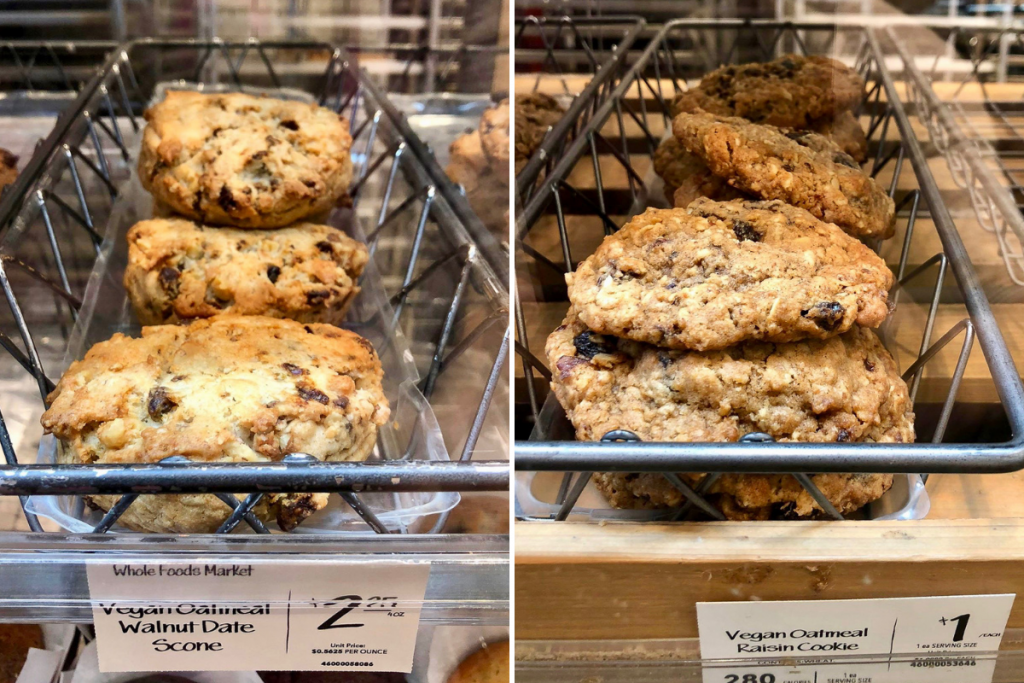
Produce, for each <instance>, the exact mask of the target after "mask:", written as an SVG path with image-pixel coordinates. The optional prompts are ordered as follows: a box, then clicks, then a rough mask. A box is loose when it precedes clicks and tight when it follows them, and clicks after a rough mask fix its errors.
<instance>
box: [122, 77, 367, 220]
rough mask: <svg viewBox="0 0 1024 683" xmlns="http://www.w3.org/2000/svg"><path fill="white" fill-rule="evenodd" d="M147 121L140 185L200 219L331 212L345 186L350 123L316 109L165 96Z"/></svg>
mask: <svg viewBox="0 0 1024 683" xmlns="http://www.w3.org/2000/svg"><path fill="white" fill-rule="evenodd" d="M145 117H146V121H147V125H146V129H145V131H144V132H143V136H142V151H141V153H140V155H139V178H140V180H141V182H142V186H143V187H144V188H146V189H147V190H148V191H149V192H151V193H152V194H153V196H154V197H156V198H157V199H158V200H160V201H161V202H164V203H165V204H167V205H168V206H170V207H171V208H172V209H173V210H174V211H176V212H178V213H180V214H182V215H184V216H188V217H189V218H192V219H194V220H197V221H200V222H203V223H208V224H213V225H230V226H233V227H237V228H277V227H281V226H283V225H288V224H289V223H293V222H295V221H297V220H301V219H302V218H305V217H307V216H311V215H315V214H318V213H322V212H324V211H327V210H329V209H330V208H331V207H333V206H334V204H335V202H336V201H337V200H338V199H339V198H340V197H341V196H342V195H343V194H344V193H345V192H346V190H347V189H348V185H349V183H350V182H351V180H352V160H351V158H350V156H349V150H350V149H351V147H352V136H351V135H350V134H349V130H348V128H349V126H348V120H347V119H345V118H344V117H343V116H339V115H338V114H335V113H334V112H333V111H331V110H330V109H326V108H324V107H320V106H317V105H315V104H306V103H303V102H294V101H287V100H278V99H272V98H269V97H253V96H251V95H243V94H240V93H232V94H209V95H208V94H203V93H199V92H191V91H176V90H171V91H168V92H167V94H166V97H165V98H164V100H163V101H162V102H160V103H159V104H156V105H154V106H152V107H150V108H149V109H147V110H146V113H145Z"/></svg>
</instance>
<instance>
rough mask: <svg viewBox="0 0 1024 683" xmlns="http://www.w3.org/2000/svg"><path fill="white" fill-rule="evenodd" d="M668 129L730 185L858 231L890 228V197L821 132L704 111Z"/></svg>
mask: <svg viewBox="0 0 1024 683" xmlns="http://www.w3.org/2000/svg"><path fill="white" fill-rule="evenodd" d="M672 132H673V134H674V135H675V137H676V138H677V139H678V140H679V141H680V142H681V143H682V144H683V146H684V147H686V148H687V149H688V150H690V151H691V152H693V153H694V154H696V155H697V156H698V157H700V158H701V159H702V160H703V161H704V162H705V163H706V164H707V165H708V168H710V169H711V172H712V173H714V174H715V175H717V176H719V177H721V178H725V179H726V180H727V181H728V182H729V184H730V185H732V186H733V187H736V188H738V189H740V190H743V191H744V192H747V193H750V194H753V195H756V196H758V197H760V198H762V199H779V200H782V201H784V202H786V203H787V204H792V205H793V206H799V207H800V208H803V209H806V210H808V211H810V212H811V213H812V214H813V215H814V216H816V217H818V218H820V219H821V220H823V221H826V222H829V223H835V224H836V225H838V226H839V227H840V228H842V229H843V230H845V231H846V232H847V233H849V234H851V235H853V236H855V237H863V238H882V239H885V238H888V237H892V235H893V232H894V230H895V226H894V220H893V219H894V217H895V205H894V204H893V200H892V198H890V197H889V195H888V194H886V192H885V190H884V189H883V188H882V187H881V185H879V184H878V183H877V182H876V181H875V180H874V178H871V177H869V176H868V175H867V174H866V173H864V171H863V170H861V168H860V166H859V165H858V164H857V162H856V161H854V160H853V159H852V158H850V156H849V155H848V154H845V153H844V152H842V150H840V149H838V148H837V147H836V146H835V145H834V144H833V143H832V142H831V141H829V140H828V139H826V138H824V137H823V136H821V135H817V134H815V133H805V132H788V133H787V132H784V131H780V130H779V129H778V128H774V127H772V126H762V125H758V124H755V123H750V122H749V121H746V120H744V119H740V118H735V117H733V118H722V117H718V116H713V115H711V114H706V113H698V114H680V115H679V116H677V117H676V118H675V119H674V120H673V122H672Z"/></svg>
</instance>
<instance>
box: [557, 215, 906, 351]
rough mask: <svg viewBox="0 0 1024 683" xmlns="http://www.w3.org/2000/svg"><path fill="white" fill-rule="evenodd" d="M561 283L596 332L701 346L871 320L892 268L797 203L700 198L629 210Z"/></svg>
mask: <svg viewBox="0 0 1024 683" xmlns="http://www.w3.org/2000/svg"><path fill="white" fill-rule="evenodd" d="M566 282H567V283H568V285H569V299H570V301H572V303H573V306H574V308H575V309H576V313H577V315H578V316H579V318H580V320H581V321H582V322H583V323H585V324H586V325H587V326H588V327H589V328H590V329H591V330H594V331H595V332H600V333H602V334H614V335H616V336H619V337H626V338H629V339H633V340H635V341H642V342H647V343H649V344H656V345H658V346H663V347H668V348H683V349H695V350H698V351H706V350H710V349H722V348H725V347H727V346H732V345H734V344H739V343H741V342H745V341H752V340H760V341H771V342H787V341H797V340H800V339H827V338H828V337H834V336H836V335H839V334H842V333H844V332H846V331H847V330H849V329H850V328H851V327H853V326H854V325H861V326H864V327H878V325H880V324H881V323H882V321H883V320H885V318H886V316H887V315H888V313H889V309H888V306H887V304H886V299H887V296H888V290H889V288H890V287H892V284H893V275H892V273H891V272H890V271H889V268H888V267H887V266H886V265H885V262H884V261H883V260H882V259H881V258H879V257H878V256H877V255H876V254H875V253H874V252H873V251H871V250H870V249H868V248H867V247H866V246H864V244H862V243H861V242H860V241H858V240H857V239H855V238H853V237H850V236H849V235H847V234H846V233H844V232H843V231H842V230H840V229H839V228H837V227H836V226H834V225H831V224H829V223H823V222H821V221H819V220H818V219H816V218H815V217H814V216H812V215H811V214H809V213H807V212H806V211H804V210H803V209H798V208H797V207H795V206H789V205H788V204H784V203H782V202H778V201H774V202H762V201H740V200H735V201H731V202H715V201H712V200H710V199H704V198H701V199H698V200H696V201H694V202H693V203H692V204H690V206H689V208H686V209H678V208H677V209H648V210H647V211H646V212H645V213H643V214H641V215H639V216H636V217H634V218H633V220H631V221H630V222H629V223H627V224H626V225H625V226H623V227H622V229H620V230H619V231H617V232H616V233H615V234H613V235H610V236H608V237H606V238H605V239H604V242H603V243H602V244H601V246H600V247H598V249H597V251H595V252H594V253H593V254H592V255H591V256H590V257H588V258H587V259H586V260H584V261H583V262H582V263H580V265H579V267H578V268H577V269H576V272H575V273H573V274H571V275H568V276H566Z"/></svg>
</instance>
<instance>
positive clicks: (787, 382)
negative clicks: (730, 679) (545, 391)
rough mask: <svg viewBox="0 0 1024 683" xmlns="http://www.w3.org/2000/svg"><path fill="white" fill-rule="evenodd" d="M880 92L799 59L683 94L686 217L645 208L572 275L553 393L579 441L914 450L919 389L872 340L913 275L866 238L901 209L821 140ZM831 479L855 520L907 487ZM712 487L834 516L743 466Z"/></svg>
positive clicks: (662, 489) (663, 499)
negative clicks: (906, 277) (892, 445)
mask: <svg viewBox="0 0 1024 683" xmlns="http://www.w3.org/2000/svg"><path fill="white" fill-rule="evenodd" d="M862 90H863V82H862V81H860V79H859V77H857V76H856V74H853V73H852V72H851V71H849V70H848V69H845V67H842V66H841V65H838V64H836V63H834V62H831V60H824V59H821V58H806V59H804V58H797V57H787V58H783V59H782V60H777V61H776V62H773V63H771V64H767V65H747V66H742V67H727V68H725V69H720V70H719V71H716V72H715V73H713V74H711V75H709V76H708V77H707V78H705V79H704V80H703V81H702V83H701V85H700V86H699V87H698V88H696V89H695V90H693V91H690V92H688V93H687V94H685V95H684V96H683V97H681V98H680V99H679V100H677V102H676V103H675V107H676V109H677V110H678V114H677V115H676V117H675V119H674V120H673V127H672V132H673V137H672V138H670V139H669V140H668V141H666V142H665V143H663V144H662V146H661V147H660V148H659V149H658V151H657V153H656V155H655V159H654V164H655V169H656V171H657V172H658V173H659V174H660V175H661V176H662V177H663V178H664V180H665V185H666V194H667V195H670V197H671V198H672V199H674V204H675V206H676V207H677V208H674V209H648V210H647V212H645V213H644V214H642V215H639V216H636V217H635V218H634V219H633V220H632V221H630V222H629V223H627V224H626V225H625V226H623V227H622V228H621V229H620V230H619V231H618V232H617V233H616V234H614V235H612V236H609V237H607V238H606V239H605V241H604V242H603V244H602V245H601V246H600V247H599V248H598V249H597V251H596V252H595V253H594V254H593V255H591V256H590V257H589V258H588V259H586V260H585V261H583V262H582V263H581V264H580V265H579V267H578V268H577V270H576V272H575V273H573V274H572V275H569V276H567V278H566V281H567V284H568V293H569V300H570V302H571V306H570V309H569V312H568V314H567V316H566V318H565V320H564V321H563V324H562V325H561V326H559V328H558V329H556V330H555V331H554V332H553V333H552V334H551V336H550V337H549V338H548V342H547V346H546V353H547V359H548V362H549V365H550V367H551V370H552V389H553V391H554V393H555V396H556V397H557V398H558V400H559V402H560V403H561V404H562V406H563V407H564V408H565V410H566V413H567V415H568V417H569V419H570V420H571V421H572V423H573V425H574V427H575V428H576V434H577V437H578V438H579V439H581V440H599V439H601V438H602V437H603V436H604V435H605V434H607V433H608V432H610V431H612V430H616V429H624V430H628V431H631V432H633V433H635V434H636V435H637V436H638V437H640V439H642V440H644V441H695V442H715V441H737V440H739V439H740V438H741V437H743V436H744V435H745V434H749V433H752V432H760V433H766V434H768V435H770V436H771V437H772V438H774V439H775V440H777V441H806V442H837V443H843V442H896V443H909V442H912V441H913V440H914V428H913V422H914V415H913V412H912V406H911V402H910V397H909V392H908V390H907V386H906V384H905V383H904V382H903V380H902V379H901V378H900V375H899V371H898V369H897V366H896V363H895V361H894V360H893V358H892V357H891V356H890V355H889V353H888V352H887V351H886V349H885V347H884V346H883V345H882V343H881V342H880V341H879V339H878V337H877V336H876V335H875V333H874V332H873V331H872V330H871V329H870V328H875V327H878V326H879V325H880V324H881V323H882V322H883V321H884V320H885V319H886V317H887V315H888V313H889V308H888V301H887V296H888V294H887V293H888V290H889V289H890V288H891V287H892V285H893V282H894V278H893V275H892V273H891V272H890V271H889V269H888V267H887V266H886V265H885V263H884V261H882V259H880V258H879V257H878V256H877V255H876V254H875V253H874V252H873V251H871V250H870V249H869V248H868V247H867V246H865V245H864V244H863V243H862V242H861V241H860V239H884V238H886V237H890V236H891V235H892V233H893V220H894V207H893V203H892V200H891V199H890V198H889V197H888V195H887V194H886V193H885V192H884V190H883V189H882V188H881V187H880V186H879V185H878V184H877V183H876V182H875V181H874V180H873V179H872V178H870V177H868V176H867V175H866V174H865V173H864V172H863V171H862V170H861V169H860V167H859V165H858V164H857V162H856V161H855V160H854V159H853V158H852V157H851V155H850V154H849V153H847V151H844V149H842V148H840V146H839V145H837V144H836V139H837V138H836V137H833V138H830V137H827V136H826V135H822V134H821V133H819V132H814V131H821V130H827V129H829V127H831V130H833V131H834V130H835V129H836V128H837V127H838V126H840V125H845V123H844V119H846V117H847V115H849V116H850V118H852V114H850V110H849V107H851V106H852V105H853V104H854V103H855V102H856V101H858V99H859V97H860V94H861V92H862ZM744 117H746V118H744ZM751 119H754V120H751ZM773 124H774V125H773ZM854 124H856V121H855V120H854ZM777 126H788V127H787V128H779V127H777ZM837 137H838V136H837ZM851 137H856V136H851ZM704 476H705V475H702V474H686V475H682V477H683V479H684V480H686V481H688V482H689V483H690V484H691V485H694V486H696V485H698V484H699V483H700V482H701V481H702V479H703V478H704ZM812 480H813V481H814V483H815V484H816V485H817V486H818V488H819V489H820V490H821V491H822V492H823V493H824V494H825V495H826V496H827V497H828V499H829V500H830V501H831V502H832V504H833V505H834V506H835V507H836V508H837V509H838V510H839V511H840V512H842V513H848V512H850V511H853V510H856V509H857V508H859V507H861V506H863V505H865V504H866V503H868V502H870V501H872V500H875V499H876V498H878V497H879V496H881V495H882V494H883V493H884V492H885V491H886V490H887V489H888V488H889V487H890V486H891V484H892V477H891V475H872V474H818V475H814V476H813V477H812ZM596 483H597V486H598V488H599V489H600V490H601V491H602V492H603V493H604V494H605V495H606V497H607V498H608V499H609V501H610V502H611V503H612V505H614V506H616V507H626V508H660V507H676V506H679V505H681V504H682V503H683V502H684V500H685V499H684V498H683V496H682V494H681V493H680V492H679V491H678V490H677V489H676V488H675V487H674V486H672V485H671V484H670V483H669V482H668V481H667V480H666V479H665V478H664V477H662V476H661V475H659V474H625V473H613V474H598V475H596ZM706 494H707V495H708V496H709V497H711V498H713V499H714V500H715V502H716V504H717V505H718V507H719V508H720V509H721V510H722V512H723V513H724V514H725V515H726V517H727V518H729V519H767V518H771V517H813V516H815V515H818V514H820V513H821V512H822V511H821V508H820V506H819V505H818V503H817V502H816V501H815V500H814V498H813V497H812V496H811V495H810V494H809V493H807V492H806V491H805V490H804V489H803V487H802V486H801V485H800V484H799V482H797V480H796V479H795V478H793V477H791V476H789V475H753V474H724V475H722V476H720V477H718V478H717V479H716V480H714V482H713V483H711V484H710V486H708V487H707V489H706Z"/></svg>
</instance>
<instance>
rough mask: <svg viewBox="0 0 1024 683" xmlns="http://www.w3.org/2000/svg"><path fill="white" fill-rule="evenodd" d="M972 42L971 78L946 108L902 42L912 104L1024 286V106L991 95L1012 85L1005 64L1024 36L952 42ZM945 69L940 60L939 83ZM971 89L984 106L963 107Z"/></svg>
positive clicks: (983, 33)
mask: <svg viewBox="0 0 1024 683" xmlns="http://www.w3.org/2000/svg"><path fill="white" fill-rule="evenodd" d="M889 31H890V36H892V35H893V34H892V29H891V28H890V29H889ZM965 35H970V36H971V38H970V39H969V41H968V42H969V45H970V46H971V48H972V49H971V50H969V52H970V62H971V72H970V74H969V75H967V77H965V78H964V80H963V81H962V82H961V83H960V85H959V87H958V88H957V89H956V90H955V91H954V92H953V94H952V96H951V97H950V98H948V100H947V101H945V102H943V101H940V100H939V98H938V96H937V95H936V94H935V92H934V91H933V90H932V88H931V85H930V81H929V79H927V78H926V77H925V76H924V74H922V72H921V71H920V69H919V68H918V67H917V65H916V64H915V62H914V60H913V58H911V56H910V55H909V54H908V53H907V50H906V47H905V46H904V45H902V44H901V43H900V41H898V40H897V41H894V42H895V44H896V49H897V51H898V53H899V55H900V57H901V59H902V60H903V65H904V69H905V71H906V73H907V75H908V76H909V78H908V81H907V94H908V97H909V98H910V99H911V101H912V102H913V103H914V104H915V106H916V107H918V109H919V112H920V114H919V115H920V118H921V120H922V121H923V122H924V124H925V126H926V127H927V128H928V134H929V137H930V138H931V140H932V142H933V144H934V145H935V147H936V148H937V149H938V150H939V151H940V152H941V153H942V155H943V156H944V157H945V159H946V163H947V165H948V166H949V170H950V172H951V174H952V176H953V180H954V182H955V183H956V184H957V186H958V187H960V188H961V189H963V190H966V191H967V194H968V196H969V197H970V200H971V206H972V208H973V209H974V213H975V215H976V216H977V218H978V222H979V223H980V224H981V226H982V227H983V228H984V229H985V230H986V231H988V232H990V233H992V234H993V235H994V236H995V238H996V240H997V241H998V244H999V253H1000V255H1001V256H1002V259H1003V262H1004V264H1005V265H1006V271H1007V273H1008V274H1009V276H1010V279H1011V280H1012V281H1013V282H1014V284H1016V285H1020V286H1024V216H1022V214H1021V207H1024V163H1022V160H1024V106H1022V104H1021V101H1020V100H1019V99H1017V100H1007V99H1006V98H1005V97H1001V96H1000V95H998V94H997V93H996V92H994V91H993V88H992V87H990V86H991V81H992V80H999V81H1000V82H1002V81H1005V80H1006V72H1007V67H1006V64H1005V63H1003V62H1004V60H1005V59H1006V54H1007V52H1009V50H1010V49H1011V48H1024V29H1016V30H1008V29H1007V30H995V29H992V30H978V29H974V30H970V32H969V33H967V31H965V30H964V29H956V30H955V31H953V32H952V34H951V37H950V40H951V42H953V43H959V42H960V40H959V39H960V38H961V37H962V36H965ZM938 64H939V61H938V57H936V61H935V64H934V65H933V68H932V72H931V79H932V80H934V79H935V77H936V69H937V67H938ZM988 67H994V68H992V69H991V71H990V70H989V69H988ZM971 84H977V85H978V86H979V88H980V90H981V94H982V96H983V101H980V102H978V101H965V100H963V99H961V95H962V94H963V93H964V90H965V88H967V86H968V85H971ZM995 87H996V88H998V87H999V86H995Z"/></svg>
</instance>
